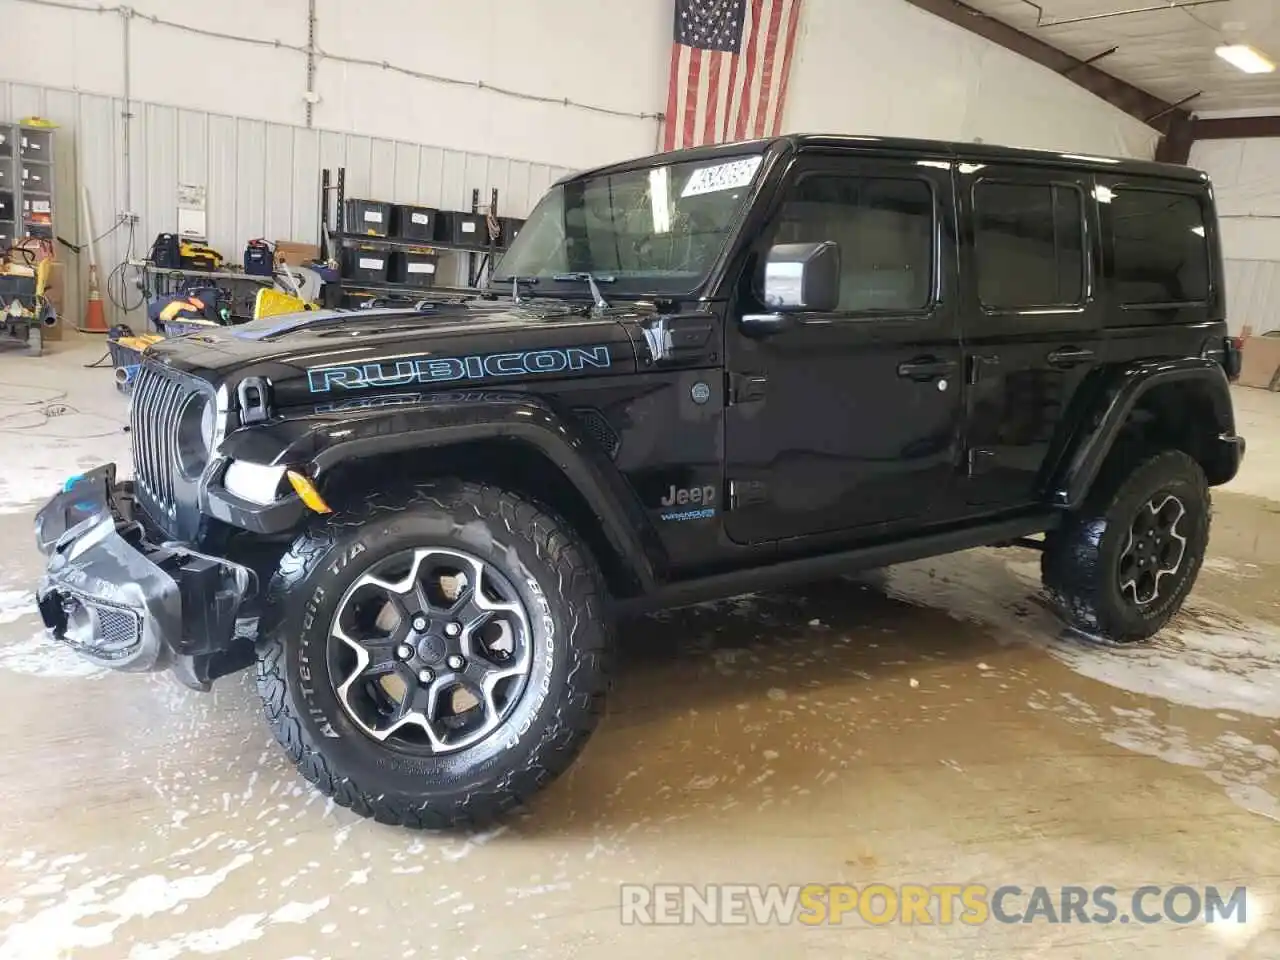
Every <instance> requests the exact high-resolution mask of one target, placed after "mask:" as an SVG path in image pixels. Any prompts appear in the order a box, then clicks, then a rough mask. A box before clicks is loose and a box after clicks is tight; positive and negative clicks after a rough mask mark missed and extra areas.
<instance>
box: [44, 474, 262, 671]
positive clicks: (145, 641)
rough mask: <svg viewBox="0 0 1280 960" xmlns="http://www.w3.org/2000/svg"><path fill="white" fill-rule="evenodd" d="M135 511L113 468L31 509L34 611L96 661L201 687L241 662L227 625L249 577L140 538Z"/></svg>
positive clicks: (233, 625)
mask: <svg viewBox="0 0 1280 960" xmlns="http://www.w3.org/2000/svg"><path fill="white" fill-rule="evenodd" d="M135 510H136V508H135V504H134V499H133V484H132V483H130V482H119V483H118V482H117V481H116V468H115V464H106V465H104V466H101V467H97V468H95V469H94V470H91V471H90V472H88V473H85V474H82V475H81V476H79V477H77V478H74V479H72V480H70V481H68V482H67V484H66V485H65V486H64V488H63V490H62V492H61V493H59V494H58V495H57V496H55V497H54V498H53V499H52V500H50V501H49V502H48V503H47V504H46V505H45V506H44V508H43V509H41V510H40V512H39V513H38V514H37V515H36V544H37V546H38V547H39V548H40V550H41V552H42V553H44V554H45V555H46V556H47V557H48V558H49V559H48V565H47V569H46V572H45V576H44V577H43V578H42V579H41V581H40V585H39V587H38V589H37V592H36V601H37V603H38V605H39V607H40V616H41V617H42V618H43V620H44V623H45V626H46V627H47V628H48V629H49V632H50V634H51V635H52V636H53V637H54V639H56V640H58V641H60V642H61V643H64V644H66V645H67V646H69V647H71V648H72V649H73V650H75V651H76V652H77V653H78V654H80V655H81V656H82V657H84V658H86V659H87V660H89V661H91V662H93V663H95V664H97V665H99V666H102V667H108V668H110V669H113V670H125V671H133V672H141V671H154V670H165V669H169V670H172V671H173V672H174V674H175V675H176V676H177V677H178V679H179V680H181V681H182V682H183V683H185V684H186V685H187V686H190V687H193V688H195V689H203V690H207V689H208V688H209V684H210V682H211V680H212V679H213V677H215V676H220V675H222V674H224V673H228V672H230V670H231V669H238V667H239V666H243V665H247V663H248V660H249V657H250V655H251V653H252V647H251V645H250V644H248V643H237V642H236V631H237V620H238V618H239V615H240V613H241V608H242V607H243V605H244V604H245V601H246V600H248V599H250V598H251V597H252V595H253V592H254V588H255V576H254V574H253V572H252V571H251V570H250V569H249V568H247V567H244V566H241V565H239V564H236V563H232V562H230V561H228V560H226V559H223V558H220V557H210V556H206V555H205V554H202V553H199V552H197V551H195V550H193V549H191V548H189V547H187V546H186V545H185V544H181V543H163V544H157V543H154V542H152V541H150V540H148V538H147V534H146V530H145V529H144V527H143V524H142V523H141V522H140V520H141V518H140V517H139V516H138V515H137V514H136V513H135ZM242 659H243V660H244V663H238V661H239V660H242ZM228 661H232V662H228Z"/></svg>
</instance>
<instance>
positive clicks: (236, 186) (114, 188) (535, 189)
mask: <svg viewBox="0 0 1280 960" xmlns="http://www.w3.org/2000/svg"><path fill="white" fill-rule="evenodd" d="M132 109H133V114H134V119H133V123H132V127H131V142H130V153H131V156H132V171H133V175H132V178H131V184H130V187H131V197H130V199H129V204H130V205H131V206H132V208H133V210H132V212H134V213H136V214H138V216H139V217H140V222H139V224H138V226H137V228H136V229H135V231H134V235H133V249H132V251H130V249H129V245H130V244H129V230H128V229H127V228H123V227H122V228H119V229H116V230H115V231H114V232H112V233H111V234H110V235H109V236H107V237H106V238H105V239H103V240H101V241H100V242H99V244H98V250H97V253H98V264H99V270H100V273H101V275H102V276H101V280H102V282H103V283H104V284H105V281H106V274H108V273H110V271H111V270H112V269H113V268H114V267H115V265H117V264H119V263H121V262H122V261H123V260H125V259H126V257H128V256H130V255H132V256H134V257H139V258H140V257H144V256H146V254H147V252H148V251H149V250H150V246H151V241H152V240H153V239H154V238H155V235H156V234H157V233H160V232H162V231H169V230H174V229H175V228H176V225H177V188H178V184H180V183H182V184H195V185H201V186H204V187H206V189H207V200H206V203H207V218H208V232H209V242H210V244H211V245H212V246H213V247H214V248H215V249H217V250H219V251H221V252H222V253H223V254H224V255H226V256H227V257H229V258H231V259H233V260H239V259H240V255H241V253H242V252H243V250H244V245H245V242H246V241H247V240H250V239H252V238H254V237H266V238H267V239H269V240H283V239H292V240H299V241H303V242H309V243H315V242H316V240H317V237H318V231H319V216H320V200H319V188H320V171H321V169H322V168H324V167H330V168H336V167H342V166H345V167H346V170H347V180H346V190H347V196H348V197H368V198H373V199H378V200H390V201H392V202H396V203H419V204H423V205H426V206H432V207H439V208H441V209H445V210H450V209H452V210H464V209H469V208H470V205H471V191H472V190H473V189H479V190H480V191H481V195H482V198H485V199H487V197H488V193H489V190H490V189H492V188H494V187H496V188H497V189H498V191H499V193H498V206H499V211H500V212H501V213H502V214H503V215H505V216H514V217H523V216H526V215H527V214H528V212H529V210H530V209H531V208H532V207H533V205H534V203H536V202H537V200H538V198H539V197H540V196H541V195H542V193H543V191H545V190H546V188H547V187H548V186H549V185H550V184H551V183H552V182H553V181H554V180H556V179H557V178H558V177H560V176H561V175H563V174H564V173H566V172H567V171H566V170H565V169H564V168H561V167H554V166H549V165H547V164H540V163H529V162H526V161H522V160H513V159H508V158H504V157H493V156H487V155H484V154H477V153H463V152H460V151H456V150H446V149H442V148H440V147H433V146H428V145H424V144H419V143H413V142H410V141H405V140H384V139H378V138H371V137H364V136H357V135H355V134H346V133H337V132H331V131H321V130H314V129H310V130H309V129H306V128H305V127H295V126H288V125H285V124H277V123H265V122H263V121H260V120H248V119H244V118H240V117H229V116H222V115H219V114H212V113H203V112H200V111H194V110H183V109H178V108H175V107H166V106H158V105H155V104H144V103H134V104H133V107H132ZM121 113H122V103H121V101H120V100H119V99H117V98H111V97H104V96H97V95H93V94H86V93H78V92H75V91H71V90H59V89H54V88H48V87H36V86H27V85H24V84H17V83H5V82H0V118H5V119H15V120H16V119H18V118H21V117H26V116H31V115H38V116H42V117H47V118H49V119H50V120H52V121H54V122H55V123H57V124H58V131H57V141H56V142H57V148H56V149H57V164H56V166H57V169H56V181H55V196H56V198H57V199H56V203H55V207H56V209H55V224H54V225H55V228H56V231H57V233H58V235H59V236H62V237H64V238H66V239H67V240H70V241H71V242H73V243H77V244H79V243H82V242H83V241H85V240H86V239H87V238H88V233H87V231H86V230H85V229H84V227H83V226H82V225H81V223H80V220H81V213H80V203H79V195H80V185H81V184H84V185H85V186H87V187H88V189H89V202H90V206H91V210H90V217H91V219H92V224H93V230H94V233H95V234H103V233H105V232H107V231H108V230H110V229H111V228H112V226H113V225H114V224H115V222H116V218H117V215H118V214H120V213H123V212H125V211H126V191H125V184H124V164H123V121H122V119H121ZM59 257H60V258H62V259H64V260H66V261H67V262H68V270H67V278H68V280H67V297H66V301H67V313H68V315H69V316H70V317H71V318H72V319H73V320H76V321H78V319H79V315H80V311H81V309H82V305H83V302H84V278H85V276H86V275H87V273H88V256H87V254H86V255H84V256H82V257H80V258H79V259H80V261H81V263H80V264H79V268H78V269H76V268H75V262H76V259H77V258H76V257H75V255H74V254H73V253H72V252H71V251H69V250H67V249H66V248H61V249H60V252H59ZM129 276H130V277H132V276H133V274H132V272H131V273H130V274H129ZM115 286H116V287H117V288H118V286H119V285H118V284H117V285H115ZM103 293H104V297H105V296H106V290H105V289H104V291H103ZM114 293H115V295H116V299H121V293H120V291H119V289H116V290H114ZM127 295H128V300H129V301H130V302H131V303H136V302H137V300H138V298H139V295H138V293H137V291H136V290H128V291H127ZM108 316H109V319H110V320H111V321H112V322H114V321H115V320H116V319H117V318H118V311H117V310H115V309H113V308H112V306H111V305H110V304H108Z"/></svg>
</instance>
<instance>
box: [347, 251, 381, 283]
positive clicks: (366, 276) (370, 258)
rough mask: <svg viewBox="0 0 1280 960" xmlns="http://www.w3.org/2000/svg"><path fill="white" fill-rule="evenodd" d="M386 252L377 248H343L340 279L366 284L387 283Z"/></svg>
mask: <svg viewBox="0 0 1280 960" xmlns="http://www.w3.org/2000/svg"><path fill="white" fill-rule="evenodd" d="M388 259H389V257H388V256H387V251H386V250H382V249H380V248H378V247H344V248H343V250H342V278H343V279H344V280H364V281H365V282H367V283H386V282H387V261H388Z"/></svg>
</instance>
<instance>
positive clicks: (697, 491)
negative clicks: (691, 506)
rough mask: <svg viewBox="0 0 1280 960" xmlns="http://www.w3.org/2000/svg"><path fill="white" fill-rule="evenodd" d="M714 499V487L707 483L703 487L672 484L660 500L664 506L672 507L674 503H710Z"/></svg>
mask: <svg viewBox="0 0 1280 960" xmlns="http://www.w3.org/2000/svg"><path fill="white" fill-rule="evenodd" d="M715 500H716V488H715V487H712V486H709V485H708V486H705V487H690V488H688V489H685V488H683V487H677V486H676V485H675V484H672V485H671V489H670V490H668V491H667V493H666V495H665V496H663V498H662V501H661V502H662V505H663V506H664V507H674V506H675V505H676V504H679V505H681V506H684V505H685V504H686V503H705V504H711V503H715Z"/></svg>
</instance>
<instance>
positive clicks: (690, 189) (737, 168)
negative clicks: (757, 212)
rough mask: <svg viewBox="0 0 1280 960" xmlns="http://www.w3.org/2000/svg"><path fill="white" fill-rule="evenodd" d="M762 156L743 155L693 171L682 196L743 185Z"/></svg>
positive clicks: (731, 188)
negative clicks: (737, 158) (740, 157)
mask: <svg viewBox="0 0 1280 960" xmlns="http://www.w3.org/2000/svg"><path fill="white" fill-rule="evenodd" d="M763 159H764V158H763V157H743V158H742V159H741V160H730V161H729V162H728V163H718V164H716V165H715V166H714V167H702V168H701V169H698V170H695V171H693V176H691V177H690V178H689V181H688V182H687V183H686V184H685V185H684V190H683V191H682V192H681V194H680V196H682V197H696V196H698V195H699V194H703V193H716V192H718V191H720V190H736V189H737V188H739V187H745V186H746V185H747V184H749V183H750V182H751V178H752V177H754V176H755V175H756V170H757V169H759V167H760V161H761V160H763Z"/></svg>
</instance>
